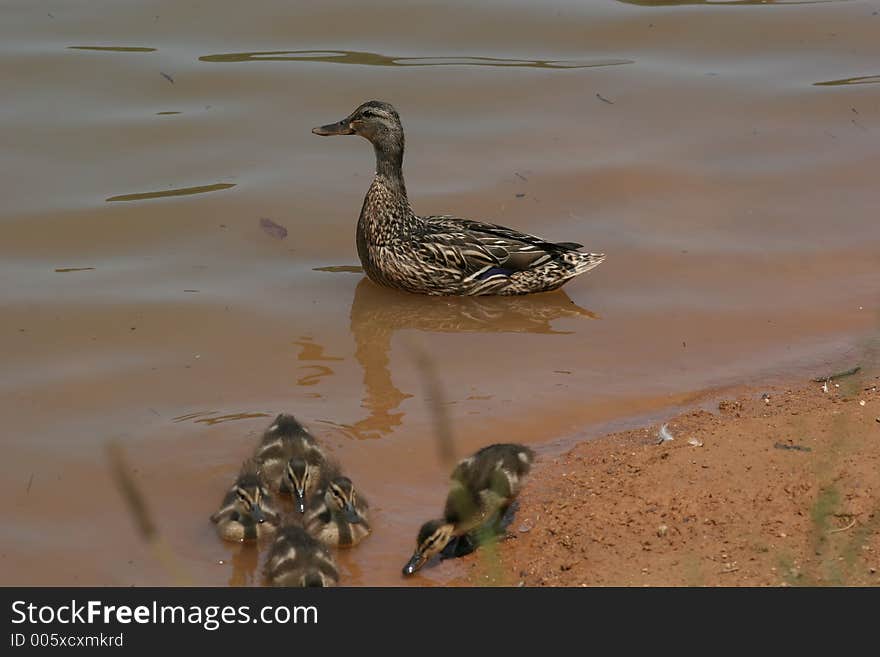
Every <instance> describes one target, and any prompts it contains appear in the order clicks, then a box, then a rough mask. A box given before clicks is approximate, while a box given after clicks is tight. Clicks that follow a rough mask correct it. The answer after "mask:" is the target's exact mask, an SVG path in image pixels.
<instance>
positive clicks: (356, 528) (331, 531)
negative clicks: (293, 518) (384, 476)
mask: <svg viewBox="0 0 880 657" xmlns="http://www.w3.org/2000/svg"><path fill="white" fill-rule="evenodd" d="M368 508H369V504H368V503H367V500H366V499H364V497H363V496H361V495H359V494H358V492H357V491H356V490H355V487H354V484H352V483H351V479H349V478H348V477H342V476H337V477H335V478H334V479H332V480H330V482H329V483H328V484H327V488H326V490H325V491H324V495H323V497H316V498H315V500H314V501H313V503H312V504H311V505H310V506H309V509H308V511H307V512H306V516H305V527H306V530H307V531H308V532H309V533H310V534H311V535H312V536H315V537H316V538H318V539H319V540H321V541H323V542H324V543H326V544H327V545H334V546H337V547H351V546H353V545H357V544H358V543H360V542H361V541H362V540H364V539H365V538H366V537H367V536H368V535H369V533H370V531H371V529H370V524H369V520H368V519H367V510H368Z"/></svg>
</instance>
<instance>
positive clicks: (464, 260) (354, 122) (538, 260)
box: [313, 100, 605, 295]
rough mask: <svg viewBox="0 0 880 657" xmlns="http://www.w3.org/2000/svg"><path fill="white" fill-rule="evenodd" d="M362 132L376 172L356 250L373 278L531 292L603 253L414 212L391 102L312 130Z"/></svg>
mask: <svg viewBox="0 0 880 657" xmlns="http://www.w3.org/2000/svg"><path fill="white" fill-rule="evenodd" d="M313 132H314V133H315V134H319V135H348V134H357V135H360V136H362V137H364V138H365V139H368V140H369V141H370V142H371V143H372V144H373V148H374V150H375V153H376V176H375V177H374V178H373V182H372V184H371V185H370V188H369V190H367V195H366V198H365V199H364V204H363V207H362V208H361V214H360V218H359V219H358V225H357V249H358V256H359V257H360V259H361V263H362V264H363V267H364V271H365V272H366V273H367V276H369V277H370V279H372V280H373V281H374V282H376V283H379V284H381V285H386V286H389V287H395V288H399V289H401V290H406V291H408V292H415V293H420V294H431V295H484V294H529V293H532V292H547V291H550V290H555V289H557V288H559V287H561V286H562V285H564V284H565V283H567V282H568V281H569V280H571V279H572V278H574V277H575V276H578V275H580V274H583V273H585V272H587V271H589V270H590V269H593V268H594V267H596V266H598V265H599V264H600V263H601V262H602V261H603V260H604V259H605V255H604V254H602V253H581V252H579V251H578V249H579V248H581V245H580V244H577V243H574V242H563V243H554V242H548V241H546V240H543V239H541V238H539V237H536V236H534V235H529V234H527V233H521V232H519V231H516V230H512V229H510V228H505V227H503V226H497V225H495V224H487V223H482V222H479V221H472V220H468V219H461V218H459V217H453V216H449V215H439V216H426V217H420V216H418V215H416V214H415V212H413V209H412V207H411V206H410V204H409V200H408V197H407V193H406V185H405V184H404V181H403V151H404V136H403V127H402V125H401V123H400V117H399V116H398V114H397V111H396V110H395V109H394V108H393V107H392V106H391V105H389V104H388V103H384V102H381V101H375V100H373V101H369V102H367V103H364V104H363V105H361V106H360V107H358V108H357V109H356V110H355V111H354V112H353V113H352V114H351V115H349V116H348V117H346V118H345V119H343V120H342V121H340V122H338V123H334V124H330V125H326V126H322V127H320V128H315V129H314V130H313Z"/></svg>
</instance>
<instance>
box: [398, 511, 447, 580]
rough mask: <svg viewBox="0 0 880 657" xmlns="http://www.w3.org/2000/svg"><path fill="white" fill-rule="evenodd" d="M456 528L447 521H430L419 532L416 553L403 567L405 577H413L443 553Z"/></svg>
mask: <svg viewBox="0 0 880 657" xmlns="http://www.w3.org/2000/svg"><path fill="white" fill-rule="evenodd" d="M453 530H454V526H453V525H452V523H449V522H446V521H445V520H429V521H428V522H426V523H425V524H424V525H422V528H421V529H420V530H419V535H418V537H417V538H416V551H415V552H414V553H413V555H412V557H411V558H410V560H409V561H408V562H407V563H406V565H405V566H404V567H403V574H404V575H412V574H413V573H414V572H416V571H417V570H418V569H419V568H421V567H422V566H424V565H425V563H426V562H427V561H428V560H429V559H430V558H431V557H433V556H434V555H435V554H439V553H440V552H442V551H443V548H445V547H446V546H447V545H449V541H451V540H452V537H453V535H454V534H453Z"/></svg>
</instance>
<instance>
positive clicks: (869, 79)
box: [813, 75, 880, 87]
mask: <svg viewBox="0 0 880 657" xmlns="http://www.w3.org/2000/svg"><path fill="white" fill-rule="evenodd" d="M878 83H880V75H862V76H861V77H857V78H841V79H840V80H826V81H825V82H814V83H813V86H814V87H837V86H842V85H845V84H878Z"/></svg>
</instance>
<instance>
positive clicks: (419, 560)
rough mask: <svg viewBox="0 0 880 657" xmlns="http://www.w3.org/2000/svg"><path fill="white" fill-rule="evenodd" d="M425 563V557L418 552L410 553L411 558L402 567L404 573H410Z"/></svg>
mask: <svg viewBox="0 0 880 657" xmlns="http://www.w3.org/2000/svg"><path fill="white" fill-rule="evenodd" d="M424 563H425V558H424V557H423V556H422V555H421V554H420V553H418V552H416V553H415V554H414V555H412V558H411V559H410V560H409V561H407V562H406V565H405V566H404V567H403V574H404V575H412V574H413V573H414V572H416V571H417V570H418V569H419V568H421V567H422V565H423V564H424Z"/></svg>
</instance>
